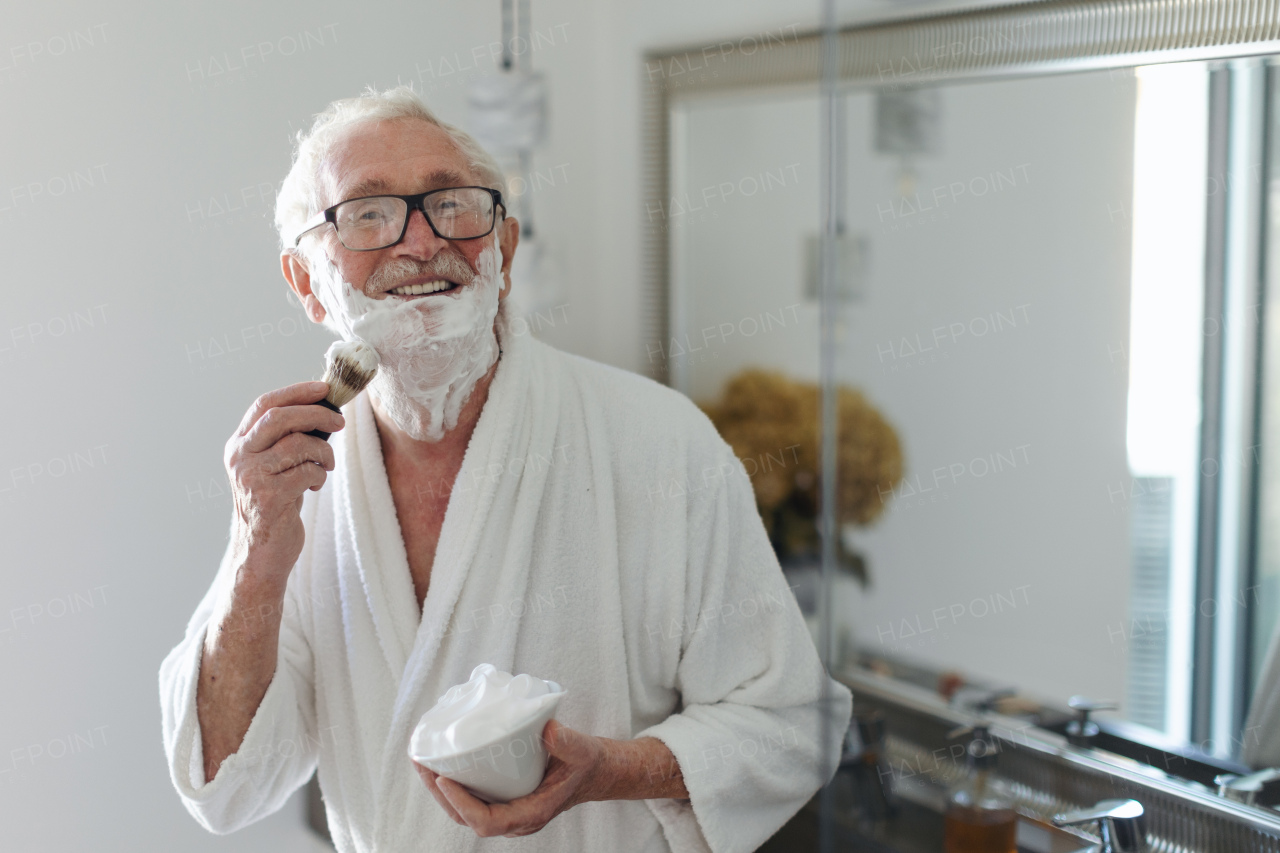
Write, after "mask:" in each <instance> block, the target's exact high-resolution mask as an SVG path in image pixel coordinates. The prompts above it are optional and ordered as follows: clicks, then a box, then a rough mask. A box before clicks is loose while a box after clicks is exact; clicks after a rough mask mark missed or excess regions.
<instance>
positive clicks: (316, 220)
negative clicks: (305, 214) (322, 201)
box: [293, 210, 329, 246]
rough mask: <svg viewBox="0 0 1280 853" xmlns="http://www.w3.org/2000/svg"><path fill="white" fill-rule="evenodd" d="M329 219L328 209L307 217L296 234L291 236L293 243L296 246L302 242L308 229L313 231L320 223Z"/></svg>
mask: <svg viewBox="0 0 1280 853" xmlns="http://www.w3.org/2000/svg"><path fill="white" fill-rule="evenodd" d="M328 221H329V211H327V210H322V211H320V212H319V213H317V214H316V215H315V216H313V217H311V218H310V219H308V220H307V221H306V222H304V223H303V224H302V230H301V231H299V232H298V236H297V237H294V238H293V245H294V246H297V245H298V244H299V243H301V242H302V238H303V237H304V236H305V235H306V234H307V233H308V232H310V231H314V230H315V229H317V228H319V227H320V226H321V225H323V224H325V223H326V222H328Z"/></svg>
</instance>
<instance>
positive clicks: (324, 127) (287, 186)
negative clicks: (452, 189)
mask: <svg viewBox="0 0 1280 853" xmlns="http://www.w3.org/2000/svg"><path fill="white" fill-rule="evenodd" d="M406 119H417V120H419V121H425V122H426V123H427V124H431V125H435V126H436V127H438V128H440V129H441V130H443V131H444V132H445V133H447V134H448V135H449V138H450V139H452V140H453V144H454V145H456V146H457V147H458V151H459V152H460V153H461V154H462V156H463V157H464V158H466V161H467V166H468V168H470V169H471V171H472V172H473V173H474V174H475V175H476V178H477V179H478V180H479V181H480V183H481V184H483V185H484V186H487V187H490V188H491V189H495V190H502V189H503V174H502V167H501V166H499V165H498V161H497V160H495V159H494V158H493V156H492V155H491V154H489V152H487V151H485V150H484V149H483V148H481V147H480V143H478V142H476V140H475V139H474V138H473V137H472V136H471V135H470V134H469V133H467V132H466V131H464V130H462V129H461V128H458V127H454V126H453V125H451V124H446V123H445V122H443V121H441V120H440V119H439V118H437V117H436V114H435V113H433V112H432V111H431V110H430V109H429V108H428V107H427V105H426V104H424V103H423V102H422V99H421V98H419V97H418V94H417V92H415V91H413V89H411V88H410V87H408V86H396V87H395V88H393V89H387V90H386V91H384V92H379V91H378V90H376V89H375V88H373V87H372V86H370V87H368V88H367V89H365V90H364V92H362V93H361V94H360V96H359V97H356V98H343V99H341V100H337V101H334V102H333V103H331V104H329V106H328V107H326V108H325V110H324V112H322V113H319V114H318V115H317V116H316V120H315V122H314V123H313V124H312V125H311V129H310V130H308V131H305V132H304V131H298V137H297V140H298V144H297V146H296V147H295V148H294V152H293V166H292V167H291V168H290V169H289V174H288V176H286V177H285V179H284V184H283V185H282V186H281V187H280V193H279V195H277V196H276V230H277V231H278V232H279V234H280V247H281V248H282V249H284V250H285V251H291V250H293V248H294V245H293V241H294V239H295V238H296V237H297V236H298V231H299V229H301V228H302V225H303V223H305V222H306V221H307V220H308V219H309V218H311V217H312V216H314V215H315V214H316V213H318V212H319V211H321V210H323V209H324V208H323V205H324V199H323V198H322V192H321V168H322V167H323V165H324V161H325V158H326V157H327V156H328V155H329V152H330V151H332V150H333V147H334V145H335V144H336V143H337V141H338V140H339V139H340V138H341V136H342V134H343V133H344V132H346V131H347V130H349V129H350V128H351V127H352V126H353V125H356V124H360V123H362V122H369V121H396V120H406Z"/></svg>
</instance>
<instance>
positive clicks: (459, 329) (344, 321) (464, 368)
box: [311, 230, 502, 441]
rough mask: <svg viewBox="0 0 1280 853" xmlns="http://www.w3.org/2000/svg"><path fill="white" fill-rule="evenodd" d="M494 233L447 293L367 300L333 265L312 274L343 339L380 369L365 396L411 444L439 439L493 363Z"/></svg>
mask: <svg viewBox="0 0 1280 853" xmlns="http://www.w3.org/2000/svg"><path fill="white" fill-rule="evenodd" d="M500 256H501V254H500V251H499V249H498V234H497V231H496V230H495V231H494V234H493V242H492V243H491V244H490V245H489V246H487V247H485V249H484V250H483V251H482V252H481V253H480V257H479V259H478V261H477V267H478V270H477V272H476V276H475V278H474V279H472V280H471V282H470V283H459V284H460V286H459V287H457V288H455V289H454V290H452V291H450V292H449V293H441V294H436V295H427V296H419V297H417V298H414V299H403V298H399V297H395V296H389V295H388V296H386V297H384V298H382V299H373V298H372V297H369V296H366V295H365V293H364V292H363V291H362V290H360V289H359V288H357V287H354V286H353V285H352V284H351V283H350V282H347V281H344V280H343V279H342V275H341V273H339V272H338V268H337V266H336V265H335V264H334V263H333V261H331V260H330V261H327V263H326V264H323V265H321V266H323V267H324V268H323V269H318V270H313V271H312V276H311V280H312V283H313V287H312V290H313V292H314V293H315V296H316V298H317V299H318V300H320V304H321V305H323V306H324V310H325V311H326V312H327V314H328V318H327V319H331V320H332V325H331V328H333V329H334V330H335V331H336V332H338V334H340V335H341V336H342V337H343V338H344V339H345V340H348V341H357V340H359V341H364V342H365V343H367V344H369V346H371V347H373V348H374V349H375V350H376V351H377V353H378V358H379V360H380V361H381V367H380V369H379V370H378V374H377V376H375V377H374V380H373V383H372V384H371V385H370V386H369V391H370V393H371V394H373V395H374V397H375V398H376V399H377V401H378V403H380V404H381V407H382V409H383V410H384V411H385V412H386V414H387V416H388V417H390V418H391V420H392V421H394V422H395V424H396V426H398V427H399V428H400V429H402V430H404V431H405V432H406V433H408V434H409V436H411V437H412V438H414V439H417V440H418V441H439V440H440V439H441V438H443V437H444V434H445V432H446V431H448V430H451V429H453V428H454V427H455V426H457V424H458V415H459V414H460V413H461V411H462V406H463V404H465V403H466V402H467V398H468V397H470V396H471V391H472V389H473V388H474V387H475V384H476V382H477V381H479V379H480V377H482V376H484V375H485V373H486V372H488V370H489V368H490V367H492V366H493V363H494V362H495V361H497V359H498V340H497V338H496V337H495V336H494V331H493V322H494V318H495V317H496V316H497V314H498V291H499V290H500V289H501V287H502V265H501V263H500V261H499V258H500Z"/></svg>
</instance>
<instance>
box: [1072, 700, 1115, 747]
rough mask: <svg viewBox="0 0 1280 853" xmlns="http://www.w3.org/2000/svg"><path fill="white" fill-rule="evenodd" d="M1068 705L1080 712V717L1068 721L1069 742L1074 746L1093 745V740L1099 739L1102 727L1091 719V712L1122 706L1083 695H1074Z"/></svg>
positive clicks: (1110, 709)
mask: <svg viewBox="0 0 1280 853" xmlns="http://www.w3.org/2000/svg"><path fill="white" fill-rule="evenodd" d="M1067 705H1068V706H1069V707H1070V708H1071V709H1072V710H1073V711H1079V712H1080V716H1079V718H1078V719H1075V720H1072V721H1071V722H1069V723H1067V742H1068V743H1070V744H1071V745H1072V746H1093V742H1094V741H1095V740H1097V739H1098V733H1099V732H1100V731H1101V729H1099V728H1098V724H1097V723H1095V722H1093V721H1092V720H1090V719H1089V715H1090V714H1092V713H1093V712H1094V711H1114V710H1116V709H1118V708H1119V707H1120V706H1119V705H1117V704H1116V703H1115V702H1106V701H1103V702H1099V701H1096V700H1094V699H1086V698H1085V697H1083V696H1072V697H1071V699H1070V700H1069V701H1068V702H1067Z"/></svg>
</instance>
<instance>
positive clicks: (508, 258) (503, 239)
mask: <svg viewBox="0 0 1280 853" xmlns="http://www.w3.org/2000/svg"><path fill="white" fill-rule="evenodd" d="M519 244H520V223H519V222H517V221H516V220H515V218H514V217H511V216H504V217H503V218H502V222H501V223H500V224H499V225H498V248H499V249H501V250H502V280H503V282H505V283H504V284H503V285H502V294H501V295H502V296H503V297H504V298H505V297H506V296H507V294H509V293H510V292H511V262H512V261H514V260H515V257H516V246H518V245H519Z"/></svg>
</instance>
